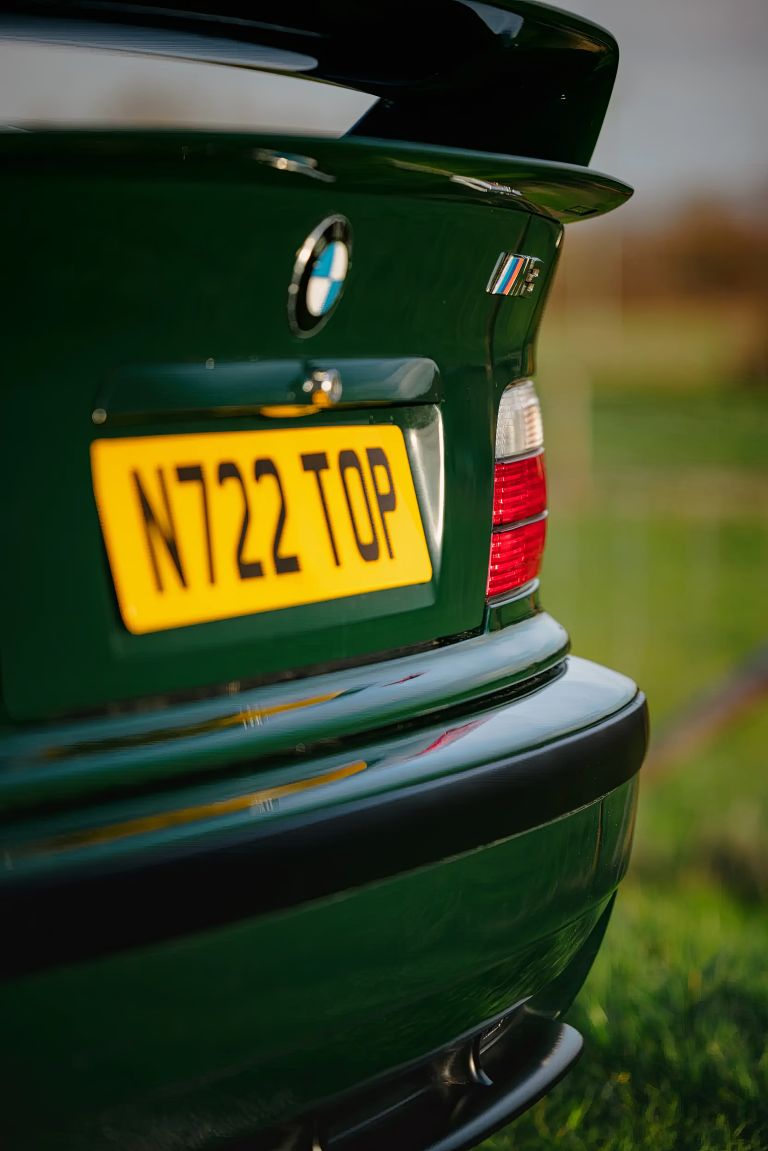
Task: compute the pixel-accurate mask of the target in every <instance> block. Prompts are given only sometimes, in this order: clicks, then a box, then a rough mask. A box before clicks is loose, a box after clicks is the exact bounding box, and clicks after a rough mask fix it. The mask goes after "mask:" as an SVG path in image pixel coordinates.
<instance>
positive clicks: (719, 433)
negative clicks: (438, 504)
mask: <svg viewBox="0 0 768 1151" xmlns="http://www.w3.org/2000/svg"><path fill="white" fill-rule="evenodd" d="M549 385H550V386H548V382H547V378H546V375H545V374H544V373H543V374H542V376H541V377H540V386H541V391H542V394H543V396H544V400H545V405H546V413H545V414H547V415H552V416H553V417H554V418H553V420H552V422H553V423H554V425H555V436H554V441H555V443H554V444H553V442H552V438H550V439H549V441H548V455H549V466H550V474H551V478H552V483H551V491H552V498H551V500H550V507H551V523H550V540H549V543H548V546H547V560H546V567H545V570H544V574H543V581H542V591H543V600H544V603H545V606H546V607H547V608H548V610H550V611H551V612H552V613H553V614H554V615H555V616H556V617H557V618H558V619H560V620H562V621H563V622H565V623H566V625H567V626H568V627H569V630H570V632H571V635H572V639H573V647H574V651H576V652H577V653H578V654H579V655H584V656H587V657H590V658H593V659H596V660H599V661H602V662H605V663H607V664H609V665H612V666H615V667H618V668H619V669H621V670H623V671H626V672H628V673H629V674H631V675H633V676H634V677H635V678H636V679H637V680H638V682H639V683H640V684H641V685H642V686H643V688H644V689H645V691H646V693H647V695H648V697H649V701H650V706H651V713H652V723H653V725H654V727H655V730H656V731H657V733H658V732H662V731H663V730H664V729H665V727H667V728H668V727H669V725H671V724H674V722H675V720H676V717H678V716H679V714H680V712H681V709H683V708H685V706H686V705H687V704H690V702H691V701H692V700H694V699H695V698H696V697H697V695H699V694H700V693H702V692H704V691H707V690H709V689H711V688H712V687H714V686H716V685H717V683H718V682H719V681H720V680H721V678H722V677H723V676H724V675H726V674H727V673H728V672H729V670H731V669H733V668H734V666H737V665H738V664H739V663H740V662H741V661H743V660H744V658H745V657H746V656H748V654H749V653H750V652H752V651H754V650H755V649H756V648H757V647H758V646H759V645H760V644H761V643H762V644H766V643H768V467H767V466H766V465H767V464H768V391H764V392H763V393H762V394H760V393H759V392H754V391H753V392H747V391H742V390H736V389H733V390H731V391H728V390H727V389H720V388H713V387H712V386H711V385H705V386H702V388H700V389H696V388H692V387H689V386H687V385H686V387H685V388H682V387H680V388H675V389H672V390H670V391H665V390H664V389H663V388H662V387H658V386H657V387H654V388H646V389H643V390H640V389H638V388H636V387H628V386H627V385H626V384H624V383H622V384H621V386H617V388H616V389H613V390H611V389H606V388H605V387H604V386H601V387H599V388H597V387H596V388H594V389H592V388H591V387H589V386H585V384H584V381H583V379H582V380H581V382H580V384H578V385H577V389H578V388H580V395H579V396H578V397H577V401H576V406H575V407H574V406H573V399H572V397H570V398H568V397H566V398H565V399H564V400H563V408H564V410H565V412H566V413H568V412H569V411H570V413H571V415H572V417H573V419H571V416H569V417H568V418H565V417H563V416H562V414H561V417H560V421H559V423H558V417H557V410H558V404H559V402H560V401H561V400H562V399H563V395H564V392H563V389H564V388H565V387H566V386H567V385H566V384H564V383H563V382H562V381H556V380H554V379H550V381H549ZM569 404H570V405H571V406H570V408H569ZM546 426H547V427H549V421H547V424H546ZM585 426H586V427H587V430H588V433H589V436H590V442H589V450H588V453H587V455H586V456H585V454H584V451H583V444H581V446H577V447H576V448H575V449H574V451H575V454H573V455H570V456H569V447H570V446H571V445H569V443H568V435H569V427H570V428H577V429H582V430H583V428H584V427H585ZM558 449H562V450H560V451H559V450H558ZM570 468H574V469H575V472H576V473H578V476H577V479H578V482H574V478H573V475H572V474H571V473H570V472H569V469H570ZM559 496H562V499H560V498H559ZM767 759H768V697H764V699H763V701H762V704H759V705H758V706H756V707H754V708H753V709H752V710H751V711H750V712H749V713H747V714H746V715H745V716H742V718H741V719H740V720H739V721H738V722H734V723H733V724H730V725H728V726H726V727H724V728H723V729H721V730H720V731H719V732H717V733H716V734H715V735H713V736H712V737H711V738H709V739H708V741H707V742H706V743H704V744H703V745H701V746H699V747H698V748H697V750H696V752H695V754H689V755H688V757H687V758H686V759H685V760H681V761H678V762H671V763H668V764H667V765H666V766H665V769H664V771H663V772H660V773H659V774H656V775H653V776H651V777H650V778H649V779H648V780H647V781H646V785H645V786H644V788H643V789H642V791H641V806H640V813H639V819H638V827H637V834H636V840H635V851H634V858H633V863H632V867H631V870H630V874H629V876H628V878H627V880H626V881H625V883H624V885H623V887H622V890H621V893H620V896H619V900H618V903H617V906H616V910H615V913H614V917H613V921H612V923H611V926H610V928H609V931H608V935H607V937H606V941H605V944H604V946H603V950H602V952H601V954H600V956H599V958H598V961H597V964H596V966H595V969H594V970H593V972H592V974H591V976H590V978H589V980H588V982H587V984H586V986H585V988H584V990H583V992H582V993H581V995H580V997H579V999H578V1001H577V1003H576V1006H575V1007H574V1009H573V1010H572V1012H571V1016H570V1018H571V1021H572V1022H573V1023H574V1025H575V1026H576V1027H578V1028H579V1030H580V1031H582V1033H583V1034H584V1037H585V1040H586V1043H585V1053H584V1056H583V1057H582V1060H581V1062H580V1063H579V1065H578V1066H577V1068H576V1069H575V1070H574V1071H573V1073H572V1074H571V1075H570V1076H569V1077H568V1078H567V1079H566V1080H565V1081H564V1082H563V1083H562V1084H561V1085H560V1086H559V1087H558V1088H556V1090H555V1091H554V1092H553V1093H552V1095H551V1096H549V1097H548V1098H546V1099H544V1100H542V1102H541V1103H539V1104H538V1105H537V1106H536V1107H535V1108H534V1109H533V1110H532V1111H531V1112H529V1113H528V1114H527V1115H525V1116H523V1117H522V1118H521V1119H520V1120H519V1121H518V1122H517V1123H515V1124H514V1125H513V1126H512V1127H510V1128H508V1129H507V1130H506V1131H504V1132H502V1133H500V1134H499V1135H497V1136H496V1137H495V1138H494V1139H492V1140H490V1141H489V1142H488V1143H487V1144H486V1145H485V1146H486V1151H491V1149H494V1151H533V1149H540V1148H542V1147H546V1146H548V1145H552V1144H556V1145H557V1146H558V1147H561V1148H563V1149H564V1151H596V1149H598V1148H599V1149H607V1151H645V1149H647V1151H651V1149H652V1151H667V1149H669V1151H673V1149H674V1151H726V1149H727V1151H736V1149H739V1151H766V1149H768V910H767V907H768V764H767V763H766V760H767Z"/></svg>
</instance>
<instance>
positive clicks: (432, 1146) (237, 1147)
mask: <svg viewBox="0 0 768 1151" xmlns="http://www.w3.org/2000/svg"><path fill="white" fill-rule="evenodd" d="M485 1035H489V1036H490V1037H491V1041H489V1042H484V1036H485ZM581 1049H582V1038H581V1035H580V1034H579V1032H578V1031H576V1030H575V1028H573V1027H570V1026H569V1025H568V1024H563V1023H557V1022H555V1021H553V1020H552V1019H548V1018H545V1017H542V1016H538V1015H535V1014H534V1013H532V1012H529V1011H527V1010H526V1008H525V1007H521V1008H518V1009H517V1010H515V1011H514V1012H513V1013H512V1014H510V1015H509V1016H508V1017H507V1018H506V1019H503V1020H501V1021H500V1022H498V1023H497V1024H496V1025H495V1026H494V1027H492V1028H490V1029H489V1028H488V1027H487V1025H486V1027H485V1028H484V1029H481V1030H480V1031H477V1032H475V1033H474V1035H473V1036H471V1037H469V1038H468V1039H465V1040H464V1041H463V1042H460V1043H456V1044H454V1045H452V1046H451V1047H448V1048H446V1049H445V1050H443V1051H441V1052H439V1053H438V1054H436V1055H433V1056H431V1057H429V1058H427V1059H426V1060H424V1061H422V1062H421V1063H419V1064H417V1065H416V1066H412V1067H410V1068H409V1069H407V1070H405V1071H401V1072H399V1073H398V1074H395V1075H393V1076H388V1077H387V1078H386V1079H384V1080H383V1081H382V1080H380V1081H378V1082H374V1083H371V1084H370V1085H368V1086H367V1087H364V1088H362V1089H358V1090H357V1091H354V1092H352V1093H351V1094H350V1095H348V1096H346V1097H344V1098H342V1099H341V1100H339V1101H335V1102H332V1103H330V1104H329V1105H327V1106H326V1107H320V1108H318V1109H317V1110H316V1111H315V1112H312V1113H310V1114H307V1115H304V1116H301V1117H300V1118H298V1119H297V1120H295V1121H294V1122H293V1123H292V1124H291V1125H290V1126H289V1127H286V1128H283V1129H278V1130H274V1131H265V1132H263V1133H261V1134H257V1135H255V1136H253V1137H251V1138H250V1139H248V1140H247V1142H245V1143H241V1142H238V1143H236V1144H233V1145H231V1146H230V1147H229V1148H228V1151H286V1148H290V1149H291V1151H391V1149H392V1148H393V1147H396V1148H397V1149H398V1151H465V1149H467V1148H471V1147H476V1146H477V1145H478V1144H479V1143H481V1142H483V1140H485V1139H487V1138H488V1137H489V1136H490V1135H492V1134H493V1133H494V1132H495V1131H498V1130H499V1128H500V1127H504V1126H505V1125H506V1124H507V1123H510V1122H512V1120H513V1119H516V1118H517V1117H518V1116H519V1115H521V1114H522V1113H523V1112H524V1111H527V1110H528V1108H529V1107H532V1106H533V1104H534V1103H536V1102H537V1101H538V1100H539V1099H541V1097H542V1096H543V1095H545V1094H546V1093H547V1092H548V1091H550V1090H551V1088H552V1087H554V1086H555V1084H556V1083H558V1082H559V1081H560V1079H562V1078H563V1076H564V1075H565V1074H566V1073H567V1072H568V1071H569V1070H570V1068H571V1067H572V1066H573V1064H574V1063H575V1061H576V1060H577V1059H578V1057H579V1055H580V1054H581Z"/></svg>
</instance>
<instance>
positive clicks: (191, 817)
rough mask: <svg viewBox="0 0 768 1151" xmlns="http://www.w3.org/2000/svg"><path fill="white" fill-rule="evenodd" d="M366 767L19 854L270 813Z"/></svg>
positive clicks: (9, 860)
mask: <svg viewBox="0 0 768 1151" xmlns="http://www.w3.org/2000/svg"><path fill="white" fill-rule="evenodd" d="M367 766H368V765H367V764H366V763H365V762H364V761H363V760H358V761H357V762H356V763H348V764H345V765H344V766H343V767H337V768H335V769H334V770H333V771H326V772H323V773H322V774H321V775H313V776H309V777H308V778H307V779H297V780H294V781H293V782H291V783H283V784H279V785H278V786H277V787H265V788H262V789H261V790H259V791H251V792H248V793H247V794H245V795H236V796H233V797H232V798H231V799H220V800H216V801H215V802H213V803H201V804H198V805H197V806H195V807H182V808H177V809H176V810H174V811H163V812H158V813H157V814H156V815H146V816H143V817H142V818H140V819H129V820H125V821H124V822H122V823H112V824H108V825H107V826H105V827H92V828H89V829H88V830H87V831H76V832H71V833H70V834H68V835H59V836H55V837H54V838H53V839H49V840H44V841H42V842H41V843H33V844H31V845H29V846H27V847H25V848H24V850H23V852H21V854H23V855H50V854H51V853H53V852H56V853H59V852H64V851H74V850H76V849H77V848H82V847H96V846H97V845H99V844H105V843H114V842H116V841H117V840H119V839H128V838H130V837H131V836H135V835H148V834H150V833H151V832H154V831H167V830H168V829H170V828H173V827H182V826H184V825H186V824H191V823H197V822H199V821H200V820H204V819H218V818H220V817H221V816H224V815H237V814H241V813H246V812H247V813H249V814H251V815H262V814H263V815H270V814H272V813H273V812H275V810H276V808H277V805H278V804H279V801H280V800H281V799H283V798H284V797H286V796H288V795H295V794H296V793H297V792H300V791H309V790H310V789H311V788H316V787H324V786H326V785H327V784H329V783H335V782H336V781H337V780H340V779H348V778H349V776H351V775H357V774H358V773H359V772H361V771H365V769H366V767H367ZM12 864H13V851H9V852H7V853H6V860H5V866H6V867H7V866H9V865H11V866H12Z"/></svg>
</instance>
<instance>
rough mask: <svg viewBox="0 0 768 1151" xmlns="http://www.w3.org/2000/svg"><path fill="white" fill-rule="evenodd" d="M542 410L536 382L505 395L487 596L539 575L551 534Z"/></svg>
mask: <svg viewBox="0 0 768 1151" xmlns="http://www.w3.org/2000/svg"><path fill="white" fill-rule="evenodd" d="M542 449H543V437H542V430H541V411H540V408H539V401H538V397H537V395H536V391H535V389H534V386H533V384H532V383H531V381H530V380H526V381H525V382H523V383H520V384H512V385H510V386H509V387H508V388H507V389H506V390H505V391H504V394H503V395H502V397H501V403H500V405H499V415H498V421H497V426H496V464H495V469H494V477H493V533H492V535H491V557H490V562H489V565H488V587H487V592H486V594H487V596H488V598H489V599H493V598H495V597H496V596H502V595H508V594H509V593H510V592H513V591H516V590H517V588H520V587H523V586H524V585H525V584H527V583H530V581H531V580H533V579H535V578H536V576H537V575H538V574H539V567H540V566H541V557H542V554H543V552H544V541H545V539H546V534H547V518H546V517H547V482H546V475H545V471H544V452H543V450H542Z"/></svg>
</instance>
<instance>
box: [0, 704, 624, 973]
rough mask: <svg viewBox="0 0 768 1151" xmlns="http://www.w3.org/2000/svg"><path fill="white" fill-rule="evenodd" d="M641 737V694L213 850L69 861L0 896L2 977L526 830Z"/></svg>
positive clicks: (360, 881) (566, 803) (607, 777)
mask: <svg viewBox="0 0 768 1151" xmlns="http://www.w3.org/2000/svg"><path fill="white" fill-rule="evenodd" d="M646 744H647V707H646V702H645V697H644V696H643V695H642V693H638V694H637V695H636V696H635V698H634V699H633V700H632V702H631V703H630V704H628V705H627V706H626V707H624V708H622V709H621V710H620V711H618V712H616V713H615V714H613V715H611V716H610V717H608V718H607V719H605V720H603V721H602V722H600V723H597V724H595V725H594V726H592V727H589V728H586V729H584V730H582V731H579V732H576V733H574V734H573V735H570V736H567V737H565V738H562V739H559V740H556V741H554V742H552V743H550V744H547V745H545V746H543V747H538V748H534V749H532V750H530V751H527V752H524V753H522V754H517V755H514V756H512V757H509V758H506V759H497V760H496V761H494V762H491V763H488V764H485V765H483V766H482V767H476V768H473V769H471V770H467V771H465V772H462V773H460V774H458V775H455V776H451V777H450V778H441V779H436V780H429V781H426V782H422V783H418V784H414V785H412V786H410V787H407V788H404V789H402V790H399V791H392V792H388V793H385V794H383V795H377V796H375V797H373V798H368V799H365V800H362V801H360V802H356V803H347V804H345V805H344V806H341V807H337V808H330V809H328V808H326V809H323V810H321V811H315V812H312V813H311V814H309V815H303V816H296V817H294V818H291V819H285V820H281V821H276V822H275V823H274V824H273V825H271V826H265V825H261V826H260V827H259V828H258V831H257V832H256V833H254V832H253V831H248V832H240V833H238V834H237V835H230V836H227V837H224V836H222V837H220V838H219V839H218V840H217V841H216V843H215V846H212V845H211V842H210V841H206V844H205V847H204V848H203V847H199V848H198V849H197V850H195V848H194V847H192V846H189V845H185V846H184V847H183V848H181V847H180V848H179V849H178V850H174V852H173V853H172V854H171V853H170V852H167V851H166V852H162V853H160V852H157V851H156V852H154V853H152V854H150V853H149V852H147V853H146V855H145V856H144V857H143V858H142V862H141V865H140V866H139V865H136V864H133V865H132V866H125V867H123V868H121V869H118V867H117V866H113V868H112V869H111V870H106V869H104V868H102V869H100V870H99V872H98V874H92V873H88V872H83V871H80V872H77V871H75V870H73V869H72V868H67V867H66V866H64V865H62V866H61V867H60V868H58V869H57V870H55V871H53V872H52V873H49V874H48V875H46V876H45V878H44V879H37V878H36V879H34V880H31V879H27V880H26V881H25V882H23V883H19V884H18V886H11V885H9V886H7V887H6V888H5V890H4V891H3V892H2V895H0V914H2V919H3V924H4V927H5V939H6V941H7V944H6V947H4V948H3V951H2V953H0V975H4V976H8V975H13V974H19V973H24V972H28V971H32V970H38V969H41V968H44V967H50V966H53V965H56V964H61V963H72V962H76V961H79V960H83V959H86V958H91V957H95V956H98V955H103V954H106V953H109V952H112V951H116V950H123V949H126V948H134V947H140V946H145V945H148V944H151V943H155V942H159V941H161V940H164V939H169V938H173V937H175V936H178V935H182V934H187V933H191V932H195V931H201V930H206V929H211V928H214V927H217V926H222V925H224V924H228V923H231V922H236V921H238V920H242V919H246V918H249V917H251V916H254V915H258V914H263V913H265V912H270V911H277V910H280V909H283V908H287V907H291V906H295V905H297V904H299V903H305V902H308V901H310V900H313V899H319V898H322V897H324V896H328V895H332V894H334V893H337V892H340V891H345V890H348V889H350V888H351V887H359V886H362V885H364V884H367V883H371V882H374V881H376V880H379V879H384V878H386V877H388V876H392V875H396V874H399V873H401V872H405V871H409V870H412V869H413V868H416V867H420V866H424V865H427V864H430V863H434V862H438V861H439V860H441V859H445V858H447V857H449V856H455V855H460V854H462V853H463V852H466V851H471V850H472V849H474V848H478V847H482V846H484V845H487V844H490V843H493V842H495V841H497V840H500V839H506V838H508V837H509V836H511V835H514V834H519V833H521V832H524V831H529V830H532V829H533V828H535V827H537V826H540V825H542V824H545V823H548V822H550V821H552V820H554V819H557V818H559V817H561V816H564V815H567V814H568V813H569V812H572V811H575V810H577V809H579V808H581V807H585V806H587V805H588V804H589V803H592V802H595V801H596V800H598V799H600V798H601V797H602V796H604V795H607V794H608V793H609V792H610V791H613V790H614V789H615V788H617V787H619V786H620V785H621V784H623V783H625V782H626V781H627V780H629V779H630V778H631V777H632V776H633V775H634V774H635V773H636V772H637V771H638V770H639V768H640V765H641V763H642V760H643V756H644V754H645V749H646ZM371 843H375V850H370V844H371ZM265 876H268V882H265V881H264V879H265Z"/></svg>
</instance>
